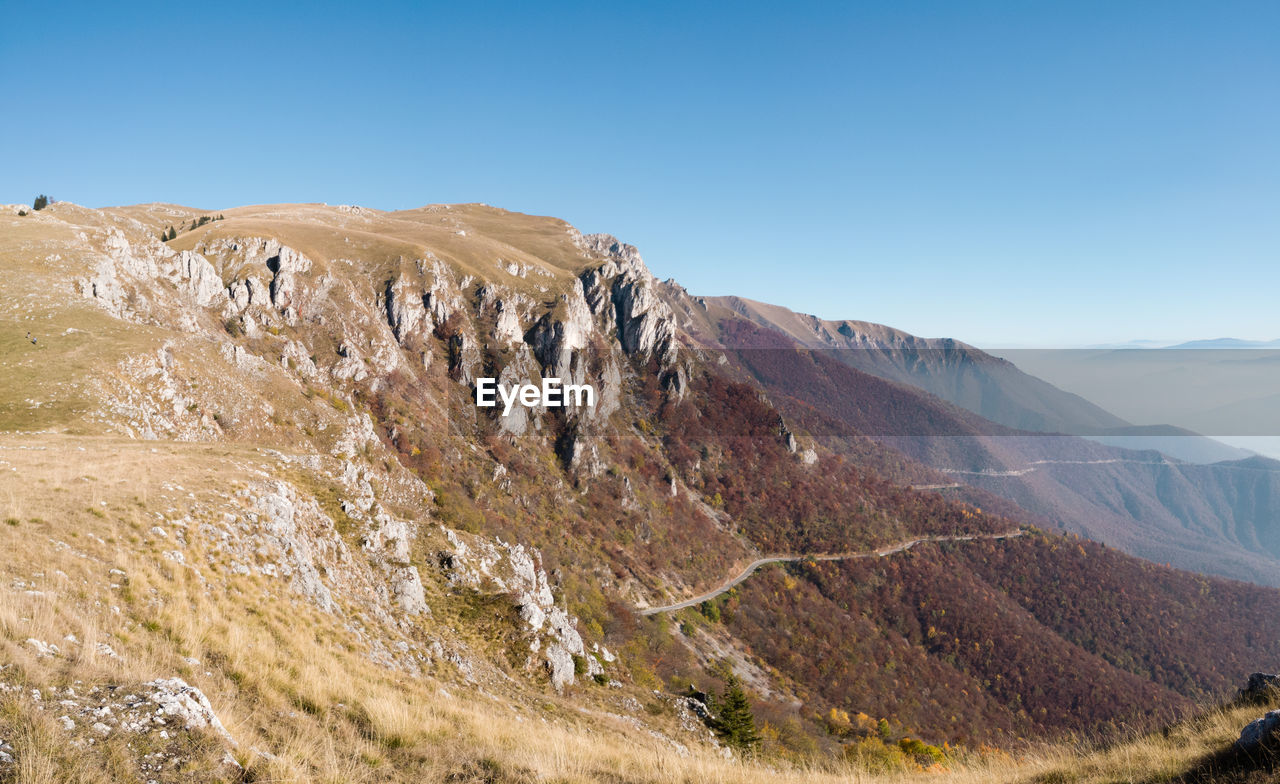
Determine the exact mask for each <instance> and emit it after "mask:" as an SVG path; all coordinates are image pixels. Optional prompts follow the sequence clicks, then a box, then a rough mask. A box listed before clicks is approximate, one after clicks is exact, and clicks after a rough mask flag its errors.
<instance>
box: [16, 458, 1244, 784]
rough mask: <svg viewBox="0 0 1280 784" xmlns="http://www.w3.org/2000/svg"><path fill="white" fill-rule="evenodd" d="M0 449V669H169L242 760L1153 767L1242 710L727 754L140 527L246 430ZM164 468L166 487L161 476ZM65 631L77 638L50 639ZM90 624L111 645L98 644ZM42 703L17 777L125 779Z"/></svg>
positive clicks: (605, 774)
mask: <svg viewBox="0 0 1280 784" xmlns="http://www.w3.org/2000/svg"><path fill="white" fill-rule="evenodd" d="M23 447H40V448H23ZM82 448H83V451H81V450H82ZM153 450H154V451H153ZM0 460H4V461H5V463H4V464H0V499H4V501H3V502H4V503H5V504H6V506H7V509H8V512H7V514H8V515H9V516H10V517H12V518H13V519H15V520H16V521H17V522H16V524H8V523H6V524H2V525H0V548H3V550H4V552H5V553H6V554H7V558H6V559H5V561H4V562H3V564H0V664H3V665H5V666H6V668H5V669H4V670H3V671H0V680H4V681H6V682H9V683H13V684H23V685H24V687H31V688H45V687H48V686H51V685H62V684H69V683H72V682H74V681H82V682H84V683H85V684H115V683H138V682H142V681H146V680H152V679H155V678H162V677H172V676H175V675H176V676H179V677H182V678H184V679H186V680H187V681H188V682H190V683H192V684H193V685H196V686H198V687H199V688H200V689H201V690H203V691H204V692H205V694H206V695H207V696H208V697H209V699H210V701H211V703H212V704H213V706H214V708H215V711H216V712H217V714H218V715H219V717H220V718H221V719H222V721H223V723H224V724H225V725H226V727H227V729H228V730H229V731H230V732H231V734H232V735H233V736H234V737H235V738H237V740H238V741H239V745H238V746H237V747H236V748H235V749H234V750H233V755H234V757H235V758H236V759H237V760H238V761H239V762H240V764H241V765H243V766H244V767H245V768H246V769H247V770H249V771H250V772H251V774H252V776H254V777H256V778H255V780H258V781H291V782H312V781H315V782H374V781H395V782H400V781H403V782H418V781H461V782H465V781H488V782H521V781H555V782H566V783H574V784H576V783H578V782H582V783H584V784H585V783H586V782H602V781H604V782H635V783H636V784H648V783H650V782H652V783H653V784H658V783H659V782H661V783H663V784H665V783H666V782H689V783H690V784H692V783H693V782H708V783H709V784H719V783H723V784H731V783H737V782H742V783H744V784H755V783H756V782H759V783H761V784H763V783H764V782H770V783H771V784H793V783H795V784H798V782H813V783H814V784H823V783H826V782H832V783H834V782H913V781H945V782H949V783H953V784H978V783H979V782H1009V783H1010V784H1012V783H1013V782H1027V783H1028V784H1030V783H1031V782H1037V783H1040V784H1048V783H1049V782H1082V783H1083V782H1146V781H1153V782H1154V781H1166V780H1171V779H1173V778H1174V777H1176V775H1177V774H1178V773H1180V772H1182V771H1185V770H1187V769H1188V768H1189V767H1191V766H1192V765H1194V764H1195V762H1196V761H1197V760H1198V759H1200V758H1202V757H1203V756H1204V755H1206V754H1209V753H1211V752H1213V751H1215V750H1218V749H1220V748H1222V747H1224V746H1226V745H1228V744H1229V743H1230V742H1231V741H1232V740H1233V739H1234V738H1235V737H1236V735H1237V734H1238V732H1239V729H1240V727H1241V726H1242V725H1243V724H1244V723H1245V722H1247V721H1248V720H1249V719H1251V718H1253V717H1255V716H1256V715H1257V714H1258V713H1259V712H1260V710H1259V709H1257V708H1239V709H1233V710H1221V711H1214V712H1210V713H1208V714H1206V715H1205V716H1203V717H1201V718H1199V719H1197V720H1195V721H1193V722H1188V723H1186V724H1184V725H1180V726H1179V727H1175V728H1173V729H1172V730H1171V731H1170V732H1169V733H1168V734H1167V735H1161V734H1156V735H1150V736H1142V737H1135V738H1131V739H1129V740H1127V741H1125V742H1123V743H1119V744H1115V745H1113V746H1111V747H1109V748H1104V749H1091V748H1088V747H1085V746H1083V745H1075V746H1073V745H1069V744H1064V745H1060V746H1048V747H1041V748H1035V749H1028V750H1023V751H1020V752H1016V753H1014V754H1005V753H988V754H981V755H980V754H972V755H968V756H960V757H959V758H957V759H956V760H954V761H953V762H952V763H951V765H950V767H951V770H949V771H947V772H936V773H927V774H926V773H918V772H910V771H906V770H897V771H889V772H884V771H880V772H876V771H871V770H866V769H861V768H859V767H858V766H857V765H855V764H837V763H834V762H827V763H822V764H819V763H813V764H812V765H810V766H808V767H806V766H803V765H797V764H796V763H792V762H783V761H777V760H757V761H748V762H737V761H730V760H725V759H722V758H720V757H718V756H716V754H715V753H714V752H713V751H712V750H711V749H708V748H705V747H702V746H699V745H697V744H692V745H691V748H690V750H689V754H688V756H681V755H680V754H678V753H677V752H676V750H675V749H673V748H672V747H671V746H670V745H668V744H666V743H664V742H662V741H660V740H657V739H655V738H654V737H652V736H651V735H650V734H649V733H648V732H646V731H641V730H638V729H636V728H635V727H634V726H630V725H628V724H626V723H624V722H623V721H621V720H618V719H616V718H613V717H610V716H608V715H607V714H606V713H604V712H603V711H602V710H599V709H596V708H593V707H592V702H591V699H592V698H591V697H590V695H589V694H587V693H585V692H583V693H580V694H578V695H576V696H571V697H569V698H563V699H562V698H557V697H555V696H554V695H550V694H549V693H546V692H544V691H542V690H540V689H538V688H537V687H533V686H531V685H527V684H526V685H524V686H521V685H520V684H514V683H513V684H504V683H502V682H491V683H485V684H482V685H481V686H479V687H473V686H468V685H466V684H464V683H460V682H458V680H457V679H454V678H452V677H451V676H449V675H448V673H447V672H444V671H441V672H440V673H439V676H440V677H436V676H420V677H411V676H408V675H406V674H403V673H399V672H395V671H392V670H388V669H387V668H385V667H383V666H381V665H379V664H376V663H374V662H373V661H371V660H370V659H369V658H368V657H367V656H366V655H365V647H364V645H363V644H361V643H360V642H359V641H358V640H356V639H353V637H352V635H351V634H350V633H349V632H348V631H346V630H345V629H344V628H343V627H342V622H341V619H339V618H337V617H335V616H330V615H327V614H325V613H322V612H320V611H318V610H315V609H313V608H311V607H310V606H308V605H304V604H302V603H301V602H299V601H298V600H296V599H295V598H293V597H291V596H290V595H289V594H288V592H287V591H285V590H281V587H282V586H281V584H280V583H279V582H272V581H270V580H268V579H267V578H263V577H258V576H234V577H229V576H227V575H226V574H225V573H222V572H219V573H218V580H219V582H218V583H217V584H216V585H215V584H214V583H213V582H212V581H211V582H204V581H202V580H201V579H200V578H199V576H197V574H196V572H195V570H193V569H191V568H187V567H185V566H181V565H177V564H174V563H173V562H171V561H166V560H164V559H163V558H162V557H160V553H159V551H160V550H161V548H162V547H166V546H172V544H171V543H165V542H162V541H158V540H156V539H155V538H153V537H149V536H148V533H147V532H148V530H149V528H150V526H151V525H152V524H153V523H154V519H155V513H156V512H157V511H161V512H164V513H165V515H166V517H168V518H173V517H176V516H180V515H181V514H183V513H185V509H186V508H187V507H188V506H189V505H190V504H193V503H195V502H196V501H199V500H208V499H216V498H218V497H220V496H222V495H226V494H228V493H229V490H230V489H231V488H234V487H236V486H238V485H241V484H243V483H244V482H246V481H248V480H249V479H250V478H251V474H252V472H253V471H258V470H261V466H262V465H263V461H264V458H263V457H262V455H261V454H260V453H258V452H257V451H256V450H253V449H250V448H244V447H236V446H228V445H223V444H218V445H208V444H205V445H197V444H178V443H163V442H162V443H156V442H130V441H126V440H118V439H72V438H59V437H54V436H43V437H40V438H39V439H38V440H37V439H33V438H28V437H23V438H19V437H0ZM14 468H17V469H18V470H16V471H15V470H12V469H14ZM177 477H196V478H198V481H191V480H190V479H187V480H180V479H177ZM183 481H185V482H186V484H184V485H183V491H176V490H174V489H173V484H170V485H169V486H168V487H166V483H181V482H183ZM187 492H190V493H191V494H192V495H194V496H195V497H196V498H195V499H192V498H189V497H188V496H187V495H186V493H187ZM37 515H38V516H37ZM197 522H198V521H197ZM188 536H189V538H190V541H189V543H188V547H187V550H186V552H187V563H188V564H198V565H204V564H207V563H208V559H207V556H208V555H209V552H208V551H206V550H205V549H204V547H203V545H202V543H201V542H200V540H199V538H198V537H197V536H194V535H192V534H191V533H190V528H189V534H188ZM111 569H118V570H120V571H121V572H123V573H124V574H123V575H120V574H116V573H112V572H110V570H111ZM204 571H205V573H206V575H208V574H209V572H208V570H204ZM224 578H225V579H226V583H225V585H224V584H223V583H222V582H221V580H223V579H224ZM116 608H119V609H118V611H117V609H116ZM68 634H71V635H74V636H75V637H76V638H78V639H79V641H80V644H79V645H75V644H71V643H64V642H63V641H64V638H65V637H66V636H67V635H68ZM28 638H36V639H40V640H44V641H48V642H55V643H57V644H59V646H60V647H62V648H63V655H60V656H59V657H56V658H48V657H46V658H40V657H38V656H37V655H36V652H35V650H34V648H33V647H32V646H30V645H28V644H27V642H26V641H27V639H28ZM98 642H105V643H107V644H109V645H111V646H112V647H113V648H115V649H116V651H117V652H118V653H119V654H120V658H114V657H109V656H105V655H101V654H99V653H98V652H97V651H96V648H95V646H96V643H98ZM188 659H195V660H198V661H199V664H198V665H193V664H191V663H189V662H188ZM50 718H51V717H50V716H49V715H48V714H47V712H46V713H36V712H33V710H32V707H31V704H30V703H29V702H23V700H22V699H17V698H14V697H12V696H9V697H7V698H6V699H5V701H4V702H3V703H0V737H6V739H9V738H12V740H10V742H11V743H14V745H15V748H17V749H18V750H19V752H20V753H19V755H18V757H19V759H20V766H19V770H18V777H17V780H18V781H24V782H53V781H77V780H83V781H88V780H95V779H93V778H92V777H93V776H101V775H102V773H103V771H104V770H105V771H113V772H112V773H111V776H110V777H109V778H108V779H107V780H129V777H128V775H127V773H128V765H129V764H130V762H129V759H128V754H127V752H126V750H124V749H123V747H122V746H121V745H120V744H119V743H114V744H113V743H104V744H102V745H101V746H98V747H94V748H91V749H71V748H69V747H68V746H67V745H66V744H65V742H63V741H64V739H63V736H62V735H61V734H60V733H61V732H62V731H61V729H60V728H59V727H57V726H55V725H54V724H53V723H51V721H50ZM206 740H207V739H206ZM202 742H205V741H201V742H196V743H193V745H192V746H191V754H192V758H193V759H195V760H197V761H203V764H205V765H206V769H205V772H204V773H203V774H201V775H206V776H214V777H215V778H216V777H218V776H227V775H230V772H229V771H230V769H220V768H218V766H217V764H216V763H217V759H218V756H219V755H218V754H216V753H214V752H215V751H216V749H215V745H216V744H215V745H200V743H202ZM219 771H221V772H219ZM193 775H195V774H193ZM97 780H102V779H97Z"/></svg>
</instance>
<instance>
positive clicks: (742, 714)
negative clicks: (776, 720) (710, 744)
mask: <svg viewBox="0 0 1280 784" xmlns="http://www.w3.org/2000/svg"><path fill="white" fill-rule="evenodd" d="M716 713H717V716H716V718H715V725H714V727H713V729H715V731H716V734H717V735H719V736H720V738H721V740H723V741H724V742H725V743H727V744H729V746H730V747H732V748H734V749H736V750H738V751H740V752H750V751H751V750H753V749H754V748H755V747H756V746H757V745H759V743H760V736H759V735H757V734H756V717H755V716H754V715H753V714H752V713H751V704H750V703H749V702H747V693H746V692H745V691H743V690H742V684H741V683H739V681H738V677H737V676H736V675H733V674H730V675H729V676H728V678H726V679H725V684H724V693H723V695H722V696H721V697H720V699H719V700H717V705H716Z"/></svg>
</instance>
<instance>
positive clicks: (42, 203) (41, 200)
mask: <svg viewBox="0 0 1280 784" xmlns="http://www.w3.org/2000/svg"><path fill="white" fill-rule="evenodd" d="M48 206H49V197H48V196H45V195H44V194H43V193H42V194H40V195H39V196H37V197H36V200H35V201H34V202H32V203H31V207H32V209H36V210H43V209H44V208H45V207H48Z"/></svg>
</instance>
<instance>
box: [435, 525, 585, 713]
mask: <svg viewBox="0 0 1280 784" xmlns="http://www.w3.org/2000/svg"><path fill="white" fill-rule="evenodd" d="M441 530H442V531H444V534H445V536H446V538H447V539H448V541H449V544H450V546H451V547H452V550H450V551H447V552H442V553H441V554H440V562H441V565H442V566H443V567H444V569H445V572H446V574H447V575H448V577H449V581H450V583H451V584H453V585H457V586H465V587H468V588H472V589H474V590H494V591H497V592H499V593H504V594H508V595H509V596H511V599H512V601H513V602H514V603H515V604H516V606H517V607H519V612H520V619H521V620H522V621H523V622H524V624H525V626H526V629H527V630H528V631H529V633H530V634H531V636H532V640H531V641H530V643H529V650H530V652H531V653H532V654H533V655H534V656H538V655H539V654H540V655H541V661H542V664H543V667H544V668H545V669H546V671H547V674H548V675H549V676H550V678H551V684H552V685H553V686H554V687H555V688H556V690H557V691H559V690H561V689H563V688H564V687H565V686H570V685H573V683H574V682H575V680H576V677H577V669H578V662H579V661H581V662H583V664H584V665H585V666H586V673H587V674H588V675H593V676H594V675H599V674H603V673H604V667H603V666H602V665H601V664H600V662H599V660H597V659H596V657H595V656H594V655H591V654H588V653H587V650H586V647H585V646H584V645H583V642H582V635H580V634H579V633H578V629H577V619H576V618H574V617H573V616H572V615H570V614H569V613H568V611H566V610H565V609H564V608H563V607H561V606H559V605H558V604H557V603H556V601H555V597H554V595H553V594H552V592H551V585H550V583H549V581H548V578H547V573H546V571H545V570H544V569H543V568H542V555H541V553H539V552H538V551H537V550H534V549H532V548H528V547H525V546H524V545H520V544H508V543H506V542H504V541H502V540H501V539H495V540H492V541H490V540H488V539H483V538H480V537H475V536H470V535H466V534H460V533H458V532H456V531H451V530H448V529H443V528H442V529H441ZM531 661H532V658H531Z"/></svg>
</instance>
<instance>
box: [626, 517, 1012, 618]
mask: <svg viewBox="0 0 1280 784" xmlns="http://www.w3.org/2000/svg"><path fill="white" fill-rule="evenodd" d="M1023 533H1024V532H1023V531H1022V530H1021V529H1019V530H1017V531H1006V532H1005V533H1002V534H957V535H955V536H922V537H920V538H918V539H909V540H907V541H905V542H899V543H898V544H895V545H890V546H888V547H882V548H880V549H879V550H864V551H862V552H856V553H819V554H813V553H811V554H805V555H768V556H765V557H764V558H757V559H756V560H754V561H752V562H751V563H750V564H748V565H747V568H746V569H743V570H742V572H741V573H739V574H738V576H737V577H734V578H733V579H731V580H729V581H728V582H726V583H724V584H723V585H721V586H720V587H718V588H715V589H713V590H710V591H707V592H706V593H704V594H699V595H698V596H695V597H693V598H692V599H685V600H684V601H682V602H676V603H675V604H665V605H663V606H661V607H644V608H640V614H641V615H657V614H658V613H664V612H672V611H675V610H683V609H685V608H686V607H693V606H695V605H699V604H702V603H703V602H705V601H707V600H708V599H714V598H715V597H717V596H719V595H720V594H722V593H724V592H725V591H727V590H729V589H730V588H732V587H734V586H735V585H737V584H738V583H740V582H742V581H743V580H745V579H747V578H748V577H750V576H751V575H752V573H753V572H755V570H756V569H759V568H760V567H761V566H764V565H765V564H771V563H783V562H793V561H845V560H849V559H852V558H883V557H884V556H886V555H893V554H894V553H901V552H905V551H907V550H910V549H911V548H912V547H915V546H916V545H918V544H920V543H921V542H971V541H974V540H976V539H1013V538H1014V537H1017V536H1022V534H1023Z"/></svg>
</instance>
